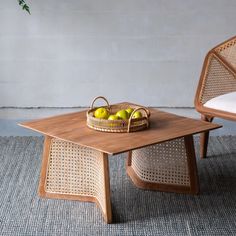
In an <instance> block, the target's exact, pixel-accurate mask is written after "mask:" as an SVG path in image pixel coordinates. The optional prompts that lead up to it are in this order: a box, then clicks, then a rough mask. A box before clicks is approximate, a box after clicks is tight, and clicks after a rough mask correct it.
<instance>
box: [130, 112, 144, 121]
mask: <svg viewBox="0 0 236 236" xmlns="http://www.w3.org/2000/svg"><path fill="white" fill-rule="evenodd" d="M142 117H143V115H142V113H141V112H140V111H136V112H135V113H134V114H133V116H132V118H134V119H137V118H142Z"/></svg>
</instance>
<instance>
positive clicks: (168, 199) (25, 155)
mask: <svg viewBox="0 0 236 236" xmlns="http://www.w3.org/2000/svg"><path fill="white" fill-rule="evenodd" d="M42 143H43V139H42V138H38V137H4V138H0V235H34V236H35V235H236V147H235V146H236V137H232V136H231V137H230V136H227V137H217V138H216V137H213V138H211V140H210V143H209V155H210V157H209V158H208V159H205V160H201V161H200V160H199V159H198V169H199V178H200V186H201V194H200V195H199V196H190V195H183V194H174V193H162V192H154V191H143V190H140V189H137V188H136V187H134V186H133V184H132V183H131V181H130V180H129V178H128V177H127V176H126V174H125V168H124V156H123V155H121V156H115V157H111V158H110V176H111V190H112V193H111V195H112V196H111V198H112V199H111V200H112V210H113V217H114V221H115V223H114V224H110V225H107V224H105V223H104V221H103V218H102V216H101V213H100V210H99V209H97V208H96V207H95V205H94V204H92V203H83V202H78V201H66V200H53V199H40V198H39V197H38V196H37V186H38V179H39V173H40V165H41V154H42V147H43V146H42ZM198 149H199V146H198V142H197V141H196V150H197V151H198ZM197 156H198V152H197Z"/></svg>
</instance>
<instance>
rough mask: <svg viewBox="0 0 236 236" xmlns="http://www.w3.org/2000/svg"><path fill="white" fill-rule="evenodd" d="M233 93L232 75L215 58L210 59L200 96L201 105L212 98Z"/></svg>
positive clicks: (235, 88) (234, 80)
mask: <svg viewBox="0 0 236 236" xmlns="http://www.w3.org/2000/svg"><path fill="white" fill-rule="evenodd" d="M234 91H236V78H235V77H234V75H233V74H232V73H231V72H230V71H229V70H227V69H226V67H225V66H224V65H222V64H221V62H220V61H219V60H217V58H215V57H211V58H210V62H209V66H208V70H207V71H206V79H205V80H204V84H203V88H202V91H201V95H200V100H201V103H202V104H204V103H206V102H207V101H208V100H210V99H212V98H214V97H217V96H220V95H223V94H226V93H230V92H234Z"/></svg>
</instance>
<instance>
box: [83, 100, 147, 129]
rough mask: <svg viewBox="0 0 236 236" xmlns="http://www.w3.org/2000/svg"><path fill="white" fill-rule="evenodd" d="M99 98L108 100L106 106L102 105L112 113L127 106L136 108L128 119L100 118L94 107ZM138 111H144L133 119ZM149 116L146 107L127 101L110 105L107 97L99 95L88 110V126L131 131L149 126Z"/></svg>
mask: <svg viewBox="0 0 236 236" xmlns="http://www.w3.org/2000/svg"><path fill="white" fill-rule="evenodd" d="M98 99H103V100H104V101H105V102H106V106H102V107H104V108H106V109H107V110H108V111H109V113H110V114H115V113H116V112H117V111H119V110H123V109H127V108H132V109H134V111H133V112H132V113H131V115H130V118H129V119H128V120H105V119H98V118H96V117H94V112H95V110H96V109H97V107H94V103H95V101H96V100H98ZM136 111H140V112H141V113H142V117H141V118H135V119H134V118H133V119H132V117H133V115H134V113H135V112H136ZM149 117H150V111H149V110H148V109H147V108H145V107H142V106H139V105H133V104H127V103H119V104H114V105H110V104H109V102H108V101H107V99H106V98H105V97H102V96H99V97H96V98H95V99H94V100H93V102H92V104H91V106H90V109H89V110H88V111H87V126H88V127H89V128H92V129H94V130H98V131H103V132H112V133H126V132H128V133H129V132H135V131H139V130H143V129H146V128H148V126H149Z"/></svg>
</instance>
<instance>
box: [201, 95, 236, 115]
mask: <svg viewBox="0 0 236 236" xmlns="http://www.w3.org/2000/svg"><path fill="white" fill-rule="evenodd" d="M203 106H204V107H208V108H213V109H216V110H221V111H227V112H231V113H235V114H236V92H232V93H227V94H224V95H220V96H218V97H215V98H212V99H211V100H209V101H207V102H206V103H205V104H204V105H203Z"/></svg>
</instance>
